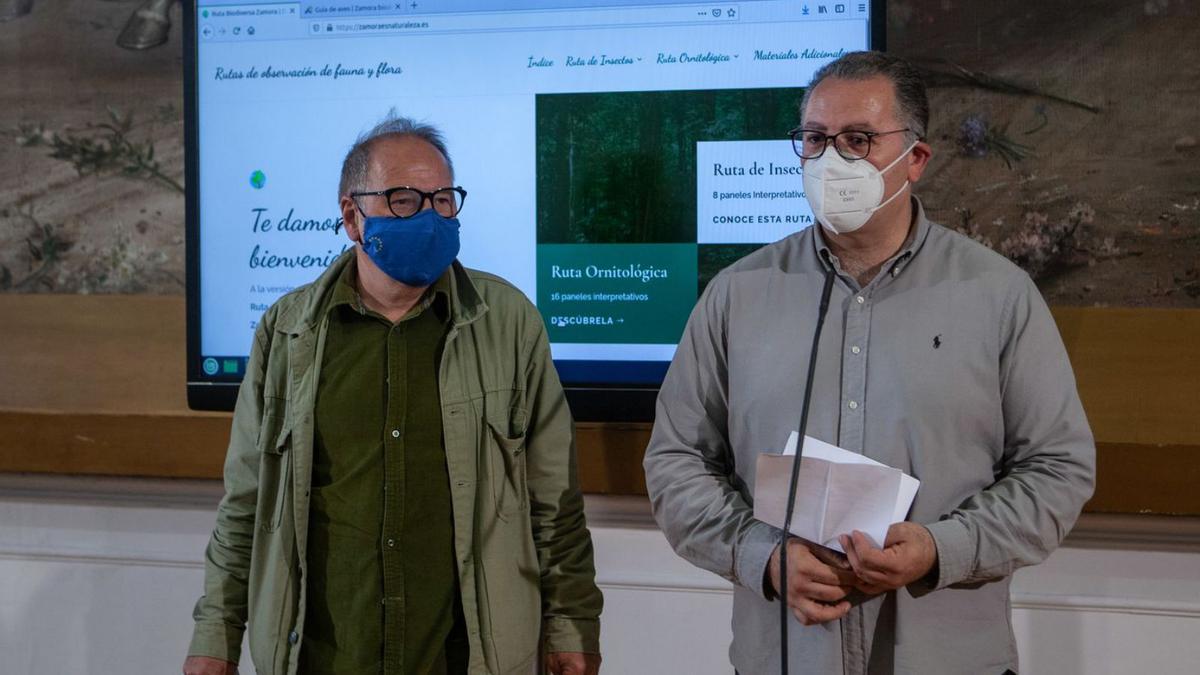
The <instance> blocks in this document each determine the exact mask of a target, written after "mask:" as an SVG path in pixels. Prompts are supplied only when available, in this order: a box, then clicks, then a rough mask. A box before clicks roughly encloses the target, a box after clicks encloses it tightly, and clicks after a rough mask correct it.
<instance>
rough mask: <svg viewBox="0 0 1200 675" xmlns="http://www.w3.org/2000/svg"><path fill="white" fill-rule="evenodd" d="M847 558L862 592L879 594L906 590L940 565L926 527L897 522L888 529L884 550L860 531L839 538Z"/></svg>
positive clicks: (931, 536)
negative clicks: (905, 588) (878, 547)
mask: <svg viewBox="0 0 1200 675" xmlns="http://www.w3.org/2000/svg"><path fill="white" fill-rule="evenodd" d="M838 540H839V541H841V542H842V548H844V549H846V557H847V558H849V559H850V565H851V566H852V567H853V568H854V573H855V574H856V575H857V576H858V578H859V579H860V580H861V582H860V583H859V584H858V585H857V586H858V589H859V590H860V591H862V592H864V593H867V594H869V595H878V594H879V593H886V592H887V591H894V590H896V589H897V588H902V587H904V586H907V585H909V584H911V583H912V582H914V581H916V580H917V579H920V578H921V577H923V576H925V575H926V574H929V571H930V570H932V569H933V566H934V564H935V563H937V545H936V544H935V543H934V541H933V535H931V534H929V530H927V529H925V526H923V525H918V524H916V523H908V522H904V523H893V524H892V526H891V527H889V528H888V533H887V541H885V542H884V543H883V549H882V550H880V549H877V548H875V547H874V546H872V545H871V541H870V540H869V539H867V536H866V535H865V534H863V533H862V532H859V531H858V530H855V531H854V533H853V534H850V535H844V534H843V535H842V536H841V537H839V538H838Z"/></svg>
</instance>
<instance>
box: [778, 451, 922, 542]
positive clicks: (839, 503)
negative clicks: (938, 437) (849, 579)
mask: <svg viewBox="0 0 1200 675" xmlns="http://www.w3.org/2000/svg"><path fill="white" fill-rule="evenodd" d="M798 437H799V435H798V434H797V433H796V432H792V434H791V436H790V437H789V438H788V442H787V444H786V445H785V446H784V449H783V453H782V454H779V455H776V454H772V453H763V454H761V455H759V458H758V465H757V467H756V469H757V478H756V481H755V495H754V517H755V518H757V519H758V520H761V521H763V522H765V523H769V524H771V525H774V526H776V527H783V520H784V518H783V515H784V512H785V511H786V509H787V495H788V481H789V480H790V478H791V472H792V462H794V461H795V459H794V457H795V454H796V445H797V440H798ZM803 456H804V459H803V463H802V464H801V465H800V477H799V479H798V480H797V484H796V504H795V509H794V510H793V512H792V524H791V528H790V530H791V533H792V534H794V535H796V536H798V537H802V538H804V539H807V540H808V541H811V542H814V543H817V544H821V545H822V546H826V547H828V548H831V549H833V550H835V551H842V545H841V543H840V542H839V541H838V539H837V538H838V535H842V534H849V533H850V532H851V531H853V530H859V531H861V532H863V533H865V534H866V535H867V537H868V538H870V539H871V540H872V542H873V543H874V544H875V545H876V546H879V547H882V546H883V543H884V541H885V540H886V539H887V530H888V527H889V526H890V525H891V524H892V523H896V522H900V521H902V520H904V517H905V516H906V515H907V514H908V509H909V508H910V507H911V506H912V502H913V499H914V498H915V497H916V495H917V490H918V488H920V485H921V482H920V481H918V480H917V479H916V478H913V477H912V476H909V475H906V474H905V473H904V472H902V471H900V470H899V469H895V468H893V467H890V466H887V465H885V464H881V463H880V462H877V461H875V460H873V459H871V458H869V457H864V456H863V455H860V454H858V453H856V452H850V451H849V450H845V449H842V448H839V447H837V446H835V445H831V444H829V443H825V442H824V441H820V440H817V439H815V438H812V437H811V436H805V437H804V451H803ZM843 552H844V551H843Z"/></svg>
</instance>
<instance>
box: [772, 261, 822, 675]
mask: <svg viewBox="0 0 1200 675" xmlns="http://www.w3.org/2000/svg"><path fill="white" fill-rule="evenodd" d="M825 262H826V264H827V265H828V264H829V263H828V261H825ZM833 276H834V273H833V266H832V265H829V266H828V267H826V268H825V287H824V288H822V289H821V306H820V309H819V310H818V313H817V327H816V330H814V331H813V342H812V352H811V354H810V355H809V359H808V380H807V382H805V384H804V400H803V403H802V404H801V407H800V429H799V438H798V439H797V440H796V461H794V462H792V478H791V480H790V481H789V482H788V498H787V510H786V511H784V514H783V534H782V535H780V545H779V588H780V598H779V600H780V602H779V637H780V642H779V655H780V663H779V672H780V673H782V674H783V675H788V566H787V544H788V530H790V529H791V528H792V510H793V509H795V508H796V482H797V480H799V478H800V460H801V458H802V457H803V456H804V433H805V431H806V430H807V428H808V407H809V405H810V404H811V403H812V388H813V376H814V375H815V374H816V370H817V346H818V345H819V344H820V342H821V329H822V328H823V327H824V326H825V314H827V313H828V311H829V295H830V293H831V292H832V291H833Z"/></svg>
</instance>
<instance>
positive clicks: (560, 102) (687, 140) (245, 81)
mask: <svg viewBox="0 0 1200 675" xmlns="http://www.w3.org/2000/svg"><path fill="white" fill-rule="evenodd" d="M883 16H884V15H883V3H882V2H846V3H813V2H798V1H795V0H741V1H739V2H729V3H696V2H679V1H675V0H595V1H594V2H587V1H582V2H581V1H579V0H575V1H571V0H518V1H516V2H511V1H510V2H483V1H479V0H404V1H402V2H401V1H396V2H392V1H389V2H378V1H376V2H343V1H339V0H301V1H300V2H281V3H258V4H248V3H244V2H231V1H229V0H195V2H189V3H185V17H186V20H187V22H188V25H187V26H186V27H185V29H186V36H187V38H188V42H187V44H186V45H185V61H186V63H185V69H186V73H185V75H186V77H185V84H186V91H185V98H186V105H187V108H186V121H187V136H188V138H187V149H188V155H187V187H188V194H187V221H188V222H187V230H188V386H189V402H190V404H191V405H192V406H193V407H195V408H201V409H231V408H232V405H233V401H234V398H235V393H236V387H237V385H238V383H239V382H240V380H241V377H242V375H243V373H244V371H245V368H246V361H247V354H248V353H249V349H250V344H251V341H252V338H253V333H254V329H255V326H256V324H257V322H258V320H259V318H260V317H261V315H262V313H263V312H264V311H265V310H266V309H267V307H269V306H270V305H271V303H273V302H274V301H275V300H276V299H278V298H279V297H280V296H281V295H283V294H284V293H287V292H288V291H290V290H292V289H294V288H296V287H297V286H300V285H302V284H305V283H308V282H310V281H312V280H313V279H315V278H316V277H317V276H318V275H319V274H320V273H321V272H322V271H323V270H324V268H325V267H326V266H327V265H328V264H329V263H330V262H331V261H332V260H333V259H334V258H336V257H337V256H338V255H339V254H340V253H342V252H343V251H344V250H346V249H347V248H348V247H350V246H352V244H351V242H350V241H349V240H348V239H347V238H346V235H345V232H344V231H343V230H342V223H341V220H340V213H339V210H338V194H337V185H338V178H339V174H340V170H341V162H342V159H343V158H344V156H345V154H346V151H347V150H348V149H349V147H350V145H351V144H352V143H353V142H354V140H355V138H356V137H357V136H358V135H359V134H361V133H362V132H364V131H366V130H368V129H370V128H371V127H372V126H374V125H375V123H377V122H378V121H380V120H381V119H383V118H384V117H385V116H386V115H388V114H389V112H390V111H395V112H396V113H398V114H401V115H404V116H407V117H412V118H415V119H417V120H420V121H426V122H429V123H432V124H434V125H435V126H437V127H439V128H440V129H441V130H442V131H443V133H444V135H445V138H446V141H447V145H448V148H449V152H450V155H451V157H452V159H453V162H454V167H455V173H456V177H455V181H456V183H458V184H459V185H462V186H463V187H464V188H465V189H466V190H467V191H468V193H469V196H468V198H467V200H466V202H465V203H464V208H463V211H462V213H461V214H460V216H459V219H460V221H461V222H462V231H461V238H462V250H461V253H460V255H459V259H460V261H461V262H462V263H463V264H464V265H466V266H468V267H474V268H478V269H482V270H486V271H488V272H492V273H495V274H498V275H500V276H502V277H504V278H506V279H508V280H509V281H510V282H512V283H513V284H514V285H516V286H517V287H518V288H519V289H521V290H522V291H523V292H524V293H525V294H526V295H527V296H528V297H529V298H530V299H531V300H533V301H534V303H535V304H536V305H537V307H538V309H539V310H540V312H541V313H542V315H543V317H544V319H545V322H546V329H547V331H548V334H549V338H550V342H551V350H552V353H553V356H554V360H555V365H556V367H557V369H558V371H559V375H560V378H561V379H562V381H563V384H564V386H565V387H566V388H567V390H568V396H569V397H570V400H571V403H572V408H573V410H574V412H575V414H576V417H577V418H580V419H613V420H616V419H645V418H646V417H647V416H648V415H649V414H650V413H651V412H652V409H651V404H652V401H653V397H654V395H655V391H656V387H657V385H658V384H659V383H660V382H661V380H662V377H663V375H664V374H665V372H666V368H667V365H668V363H669V362H670V360H671V357H672V355H673V354H674V351H675V345H676V343H677V341H678V340H679V337H680V335H681V333H682V330H683V327H684V324H685V323H686V321H687V317H688V315H689V313H690V312H691V309H692V306H693V305H694V304H695V301H696V299H697V297H698V296H699V293H700V292H701V291H702V290H703V288H704V286H705V284H706V283H707V282H708V280H709V279H711V278H712V276H713V275H714V274H715V273H716V272H717V271H719V270H720V269H721V268H723V267H725V266H727V265H729V264H730V263H732V262H734V261H735V260H737V259H738V258H740V257H741V256H743V255H745V254H746V253H748V252H750V251H752V250H754V249H755V248H757V247H759V246H761V245H763V244H765V243H769V242H772V241H776V240H778V239H780V238H782V237H784V236H787V235H788V234H790V233H792V232H795V231H797V230H799V229H802V228H804V227H807V226H808V225H810V224H811V223H812V214H811V212H810V210H809V208H808V204H807V202H806V201H805V199H804V196H803V188H802V185H801V180H800V175H799V160H798V158H797V157H796V156H795V154H794V153H793V151H792V149H791V145H790V141H789V140H788V137H787V132H788V131H789V130H790V129H791V128H793V127H794V126H795V125H796V120H797V115H796V109H797V104H798V102H799V99H800V97H801V95H802V94H803V89H802V86H803V84H804V83H806V82H808V80H809V79H810V77H811V76H812V73H813V72H814V71H815V70H816V69H817V68H819V67H820V66H821V65H823V64H825V63H828V62H829V61H831V60H832V59H834V58H836V57H837V56H839V55H841V54H843V53H845V52H848V51H855V50H861V49H868V48H876V49H878V48H881V47H882V23H883V22H882V17H883Z"/></svg>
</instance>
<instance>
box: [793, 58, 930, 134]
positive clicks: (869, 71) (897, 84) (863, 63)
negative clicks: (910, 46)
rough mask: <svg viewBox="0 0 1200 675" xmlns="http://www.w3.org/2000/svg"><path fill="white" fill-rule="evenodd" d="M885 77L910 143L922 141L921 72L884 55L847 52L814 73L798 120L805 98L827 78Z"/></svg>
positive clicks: (924, 99)
mask: <svg viewBox="0 0 1200 675" xmlns="http://www.w3.org/2000/svg"><path fill="white" fill-rule="evenodd" d="M880 76H882V77H886V78H887V79H888V80H889V81H890V82H891V83H892V87H893V88H894V89H895V92H896V108H897V114H898V115H899V117H900V123H901V124H903V125H904V126H906V127H908V128H909V129H910V131H909V133H908V134H906V136H908V137H909V142H913V141H918V140H924V139H925V134H926V131H927V130H928V129H929V98H928V96H927V95H926V93H925V79H924V78H923V77H921V71H919V70H917V68H916V67H915V66H913V65H912V64H911V63H909V62H908V61H905V60H904V59H902V58H900V57H898V56H892V55H890V54H884V53H883V52H850V53H848V54H845V55H843V56H841V57H840V58H838V59H837V60H836V61H832V62H830V63H827V64H825V65H824V66H822V67H821V68H820V70H818V71H817V72H816V73H815V74H813V78H812V82H810V83H809V84H808V88H807V89H805V90H804V97H803V98H802V99H800V120H801V122H803V121H804V112H805V111H806V110H807V109H808V97H809V95H810V94H812V91H813V89H816V87H817V85H818V84H820V83H821V82H823V81H824V80H826V79H829V78H836V79H842V80H866V79H870V78H872V77H880Z"/></svg>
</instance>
